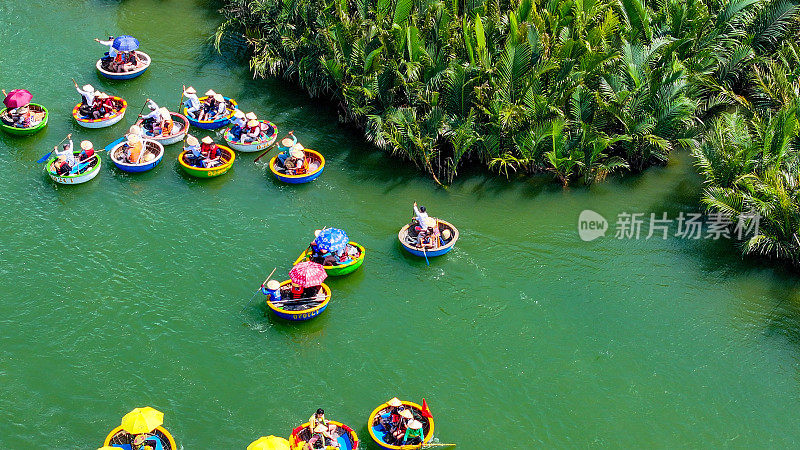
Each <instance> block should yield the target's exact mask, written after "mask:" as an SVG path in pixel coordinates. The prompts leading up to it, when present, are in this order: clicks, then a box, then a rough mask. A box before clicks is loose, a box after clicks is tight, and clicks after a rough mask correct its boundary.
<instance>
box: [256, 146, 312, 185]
mask: <svg viewBox="0 0 800 450" xmlns="http://www.w3.org/2000/svg"><path fill="white" fill-rule="evenodd" d="M303 151H304V152H305V154H306V161H307V162H308V168H307V169H306V173H302V174H299V175H289V174H287V173H286V169H285V168H284V167H283V166H282V165H281V164H280V162H278V155H275V156H273V157H272V159H271V160H269V170H271V171H272V173H273V174H274V175H275V178H277V179H279V180H281V181H283V182H284V183H290V184H301V183H308V182H309V181H314V180H316V179H317V178H318V177H319V176H320V175H322V171H323V170H325V158H324V157H323V156H322V155H321V154H320V153H319V152H317V151H315V150H309V149H307V148H306V149H303Z"/></svg>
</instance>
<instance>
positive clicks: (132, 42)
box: [111, 35, 139, 52]
mask: <svg viewBox="0 0 800 450" xmlns="http://www.w3.org/2000/svg"><path fill="white" fill-rule="evenodd" d="M111 46H112V47H114V48H115V49H117V50H119V51H121V52H130V51H133V50H136V49H137V48H139V40H138V39H136V38H135V37H133V36H128V35H125V36H117V37H115V38H114V42H113V43H112V44H111Z"/></svg>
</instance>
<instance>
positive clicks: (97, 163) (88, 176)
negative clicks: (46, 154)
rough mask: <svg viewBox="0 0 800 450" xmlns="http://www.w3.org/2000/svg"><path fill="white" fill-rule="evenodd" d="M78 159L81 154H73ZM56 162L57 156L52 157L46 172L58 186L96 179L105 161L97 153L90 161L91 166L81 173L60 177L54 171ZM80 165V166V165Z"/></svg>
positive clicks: (47, 164) (46, 165)
mask: <svg viewBox="0 0 800 450" xmlns="http://www.w3.org/2000/svg"><path fill="white" fill-rule="evenodd" d="M72 153H73V154H74V155H75V156H76V157H77V156H78V155H79V154H80V153H81V152H79V151H73V152H72ZM55 161H56V157H55V155H53V156H51V157H50V159H48V160H47V162H46V163H45V164H44V168H45V169H44V170H45V172H47V174H48V175H50V178H52V179H53V181H55V182H56V183H58V184H81V183H86V182H87V181H90V180H92V179H93V178H94V177H96V176H97V174H98V173H100V167H101V166H102V165H103V161H102V160H101V159H100V156H99V155H98V154H97V153H95V154H94V156H93V157H92V159H91V160H89V161H90V162H89V164H87V165H86V167H84V168H83V169H82V170H81V171H80V172H77V173H72V174H69V175H58V174H56V171H55V169H53V163H54V162H55ZM79 165H80V164H79Z"/></svg>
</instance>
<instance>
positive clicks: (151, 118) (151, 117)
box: [139, 98, 161, 134]
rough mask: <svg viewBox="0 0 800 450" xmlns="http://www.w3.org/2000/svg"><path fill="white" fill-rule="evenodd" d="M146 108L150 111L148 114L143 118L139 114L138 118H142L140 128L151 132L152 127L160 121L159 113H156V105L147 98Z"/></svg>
mask: <svg viewBox="0 0 800 450" xmlns="http://www.w3.org/2000/svg"><path fill="white" fill-rule="evenodd" d="M147 107H148V108H149V109H150V112H149V113H147V114H146V115H144V116H143V115H141V114H139V117H141V118H142V126H143V127H144V128H145V129H146V130H149V131H150V132H153V125H154V124H155V123H156V122H159V121H160V120H161V113H159V111H158V103H156V102H154V101H153V100H150V99H149V98H148V99H147ZM153 134H155V133H153Z"/></svg>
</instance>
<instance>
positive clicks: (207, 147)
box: [200, 136, 220, 168]
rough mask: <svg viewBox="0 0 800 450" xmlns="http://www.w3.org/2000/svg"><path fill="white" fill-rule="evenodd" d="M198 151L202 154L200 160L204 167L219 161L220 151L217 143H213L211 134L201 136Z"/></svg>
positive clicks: (211, 165) (212, 165)
mask: <svg viewBox="0 0 800 450" xmlns="http://www.w3.org/2000/svg"><path fill="white" fill-rule="evenodd" d="M200 153H201V154H202V155H203V157H204V159H203V160H202V161H201V162H202V166H201V167H205V168H209V167H214V166H215V165H217V164H218V163H219V159H220V152H219V148H218V147H217V144H215V143H214V140H213V139H211V136H206V137H204V138H203V140H202V141H201V144H200Z"/></svg>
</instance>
